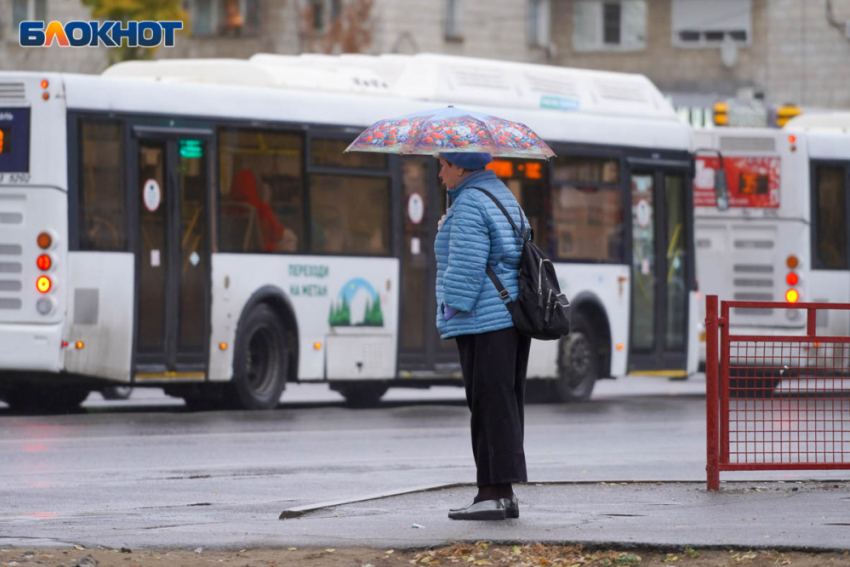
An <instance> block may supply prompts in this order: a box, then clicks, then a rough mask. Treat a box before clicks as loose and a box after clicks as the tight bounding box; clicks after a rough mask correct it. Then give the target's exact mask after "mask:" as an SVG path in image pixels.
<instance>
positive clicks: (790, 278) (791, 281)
mask: <svg viewBox="0 0 850 567" xmlns="http://www.w3.org/2000/svg"><path fill="white" fill-rule="evenodd" d="M785 283H787V284H788V285H791V286H794V285H797V284H798V283H800V276H798V275H797V274H795V273H794V272H788V275H787V276H785Z"/></svg>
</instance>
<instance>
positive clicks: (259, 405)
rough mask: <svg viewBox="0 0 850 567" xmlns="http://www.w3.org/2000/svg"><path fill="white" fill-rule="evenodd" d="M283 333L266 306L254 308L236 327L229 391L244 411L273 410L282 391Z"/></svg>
mask: <svg viewBox="0 0 850 567" xmlns="http://www.w3.org/2000/svg"><path fill="white" fill-rule="evenodd" d="M288 363H289V357H288V356H287V351H286V333H285V331H284V328H283V324H282V323H281V322H280V319H278V317H277V315H276V314H275V312H274V311H273V310H272V308H271V307H269V306H268V305H263V304H261V305H257V306H256V307H254V308H253V309H251V311H250V312H248V314H247V315H246V316H245V318H244V319H243V320H242V321H241V322H240V323H239V330H238V332H237V336H236V351H235V353H234V355H233V389H234V390H235V393H236V401H237V403H238V405H239V406H240V407H242V408H244V409H271V408H274V407H276V406H277V404H278V402H279V401H280V395H281V394H282V393H283V389H284V388H285V387H286V375H287V365H288Z"/></svg>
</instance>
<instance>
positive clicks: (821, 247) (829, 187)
mask: <svg viewBox="0 0 850 567" xmlns="http://www.w3.org/2000/svg"><path fill="white" fill-rule="evenodd" d="M816 175H817V181H816V183H817V189H816V190H817V193H816V195H815V199H816V201H817V202H816V203H815V207H816V208H817V218H816V223H817V224H816V226H815V267H816V268H820V269H823V270H844V269H847V226H846V225H845V221H846V219H847V216H846V203H847V201H846V199H847V197H846V191H847V188H846V187H844V168H843V167H835V166H827V165H819V166H817V169H816Z"/></svg>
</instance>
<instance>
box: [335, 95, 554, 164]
mask: <svg viewBox="0 0 850 567" xmlns="http://www.w3.org/2000/svg"><path fill="white" fill-rule="evenodd" d="M345 151H346V152H383V153H391V154H419V155H436V154H439V153H440V152H487V153H489V154H492V155H494V156H501V157H516V158H531V159H548V158H550V157H554V156H555V152H553V151H552V150H551V149H550V148H549V146H547V145H546V143H545V142H544V141H543V140H541V139H540V137H539V136H538V135H537V134H535V133H534V132H533V131H532V130H531V128H529V127H528V126H526V125H525V124H520V123H519V122H512V121H510V120H505V119H503V118H497V117H495V116H489V115H487V114H481V113H479V112H472V111H469V110H463V109H461V108H454V107H451V106H450V107H448V108H439V109H436V110H427V111H425V112H417V113H416V114H408V115H407V116H402V117H400V118H388V119H386V120H380V121H378V122H376V123H375V124H373V125H372V126H370V127H369V128H367V129H366V130H365V131H364V132H363V133H362V134H360V135H359V136H358V137H357V139H356V140H354V141H353V142H352V143H351V145H350V146H348V148H347V149H346V150H345Z"/></svg>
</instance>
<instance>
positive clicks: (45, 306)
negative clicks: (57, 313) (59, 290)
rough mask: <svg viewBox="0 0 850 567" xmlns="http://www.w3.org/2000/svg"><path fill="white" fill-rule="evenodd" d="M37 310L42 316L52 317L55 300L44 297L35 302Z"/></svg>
mask: <svg viewBox="0 0 850 567" xmlns="http://www.w3.org/2000/svg"><path fill="white" fill-rule="evenodd" d="M35 310H36V311H38V312H39V314H41V315H50V312H51V311H53V300H52V299H50V298H49V297H42V298H41V299H39V300H38V301H36V302H35Z"/></svg>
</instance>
